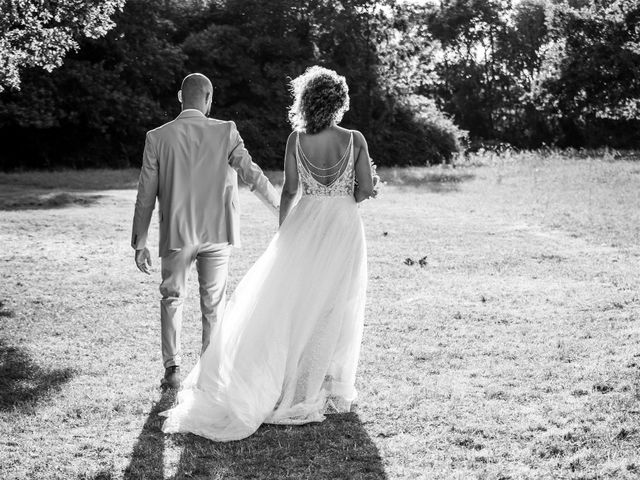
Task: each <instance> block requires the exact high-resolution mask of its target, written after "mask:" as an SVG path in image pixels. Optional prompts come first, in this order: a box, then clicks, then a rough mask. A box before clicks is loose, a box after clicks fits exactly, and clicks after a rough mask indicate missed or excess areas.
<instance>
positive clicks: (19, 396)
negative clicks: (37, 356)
mask: <svg viewBox="0 0 640 480" xmlns="http://www.w3.org/2000/svg"><path fill="white" fill-rule="evenodd" d="M0 371H2V375H0V411H7V410H14V409H19V410H24V411H27V412H28V411H29V410H33V408H34V406H35V403H37V402H38V401H39V400H41V399H42V398H43V397H46V396H47V395H49V394H51V393H53V392H56V391H58V390H59V389H60V387H61V386H62V385H63V384H64V383H66V382H68V381H69V380H70V379H71V377H72V376H73V370H72V369H69V368H65V369H59V370H48V369H44V368H42V367H40V366H38V365H37V364H36V363H35V362H34V361H33V360H32V359H31V357H30V356H29V355H28V354H27V353H26V352H24V351H23V350H21V349H20V348H18V347H13V346H10V345H8V344H7V343H6V342H5V341H4V340H2V339H0Z"/></svg>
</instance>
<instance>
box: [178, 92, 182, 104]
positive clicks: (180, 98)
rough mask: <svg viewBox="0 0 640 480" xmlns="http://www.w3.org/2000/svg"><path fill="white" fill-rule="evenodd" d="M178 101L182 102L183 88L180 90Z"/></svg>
mask: <svg viewBox="0 0 640 480" xmlns="http://www.w3.org/2000/svg"><path fill="white" fill-rule="evenodd" d="M178 101H179V102H180V103H182V90H178Z"/></svg>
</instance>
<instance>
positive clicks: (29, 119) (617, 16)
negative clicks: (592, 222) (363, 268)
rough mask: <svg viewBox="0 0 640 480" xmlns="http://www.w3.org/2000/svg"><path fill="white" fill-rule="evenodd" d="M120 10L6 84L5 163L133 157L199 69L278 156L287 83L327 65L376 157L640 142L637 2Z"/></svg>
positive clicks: (438, 158)
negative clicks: (105, 26)
mask: <svg viewBox="0 0 640 480" xmlns="http://www.w3.org/2000/svg"><path fill="white" fill-rule="evenodd" d="M112 19H113V22H114V24H115V26H113V28H111V29H110V30H109V31H108V32H106V34H105V35H103V36H101V37H99V38H80V39H78V43H79V48H78V49H77V51H75V52H72V53H69V54H67V55H66V57H65V58H64V61H63V63H62V65H61V66H59V67H58V68H55V69H53V70H52V71H51V72H48V71H45V70H43V69H40V68H35V67H32V68H26V69H25V70H24V71H23V72H22V74H21V84H20V88H19V89H16V88H7V89H6V90H5V91H3V92H1V93H0V141H1V142H2V145H3V147H2V149H0V168H1V169H2V170H11V169H15V168H55V167H62V166H68V167H79V168H82V167H116V168H117V167H128V166H137V165H139V164H140V160H141V152H142V147H143V143H144V133H145V132H146V131H147V130H150V129H152V128H155V127H157V126H159V125H161V124H162V123H165V122H167V121H170V120H172V119H173V118H175V116H177V114H178V113H179V110H180V105H179V103H178V101H177V98H176V94H177V91H178V89H179V85H180V82H181V80H182V78H183V77H184V76H185V75H186V74H187V73H190V72H194V71H198V72H201V73H203V74H205V75H207V76H209V77H210V78H211V80H212V82H213V84H214V101H213V107H212V112H211V116H214V117H216V118H221V119H228V120H234V121H235V122H236V123H237V125H238V128H239V130H240V133H241V135H242V136H243V138H244V140H245V143H246V145H247V147H248V148H249V151H250V152H251V153H252V155H253V156H254V157H255V158H256V160H257V161H258V162H259V163H260V165H261V166H263V167H264V168H270V169H274V168H281V163H282V156H283V153H284V145H285V141H286V138H287V136H288V134H289V132H290V131H291V127H290V125H289V123H288V119H287V109H288V107H289V105H290V103H291V97H290V92H289V88H288V81H289V80H290V79H291V78H293V77H295V76H297V75H299V74H300V73H302V72H303V71H304V70H305V69H306V68H307V67H309V66H311V65H316V64H317V65H322V66H326V67H328V68H332V69H335V70H336V71H338V73H340V74H342V75H345V77H346V78H347V82H348V84H349V87H350V94H351V109H350V111H349V112H348V113H347V114H346V115H345V118H344V120H343V122H342V125H343V126H345V127H347V128H354V129H358V130H360V131H361V132H362V133H363V134H364V135H365V137H366V138H367V140H368V142H369V146H370V151H371V154H372V157H373V158H374V161H375V162H376V163H377V164H378V165H381V166H393V165H428V164H435V163H442V162H446V161H448V160H450V159H451V157H452V155H454V154H455V153H456V152H459V151H461V150H462V149H464V148H470V149H474V148H477V147H478V146H481V145H482V146H488V147H489V148H491V146H492V145H502V144H509V145H512V146H514V147H516V148H528V149H534V148H539V147H541V146H554V147H558V148H566V147H575V148H580V147H585V148H598V147H605V146H606V147H611V148H616V149H636V148H640V133H639V132H640V73H639V72H640V26H639V23H640V4H638V2H635V1H633V0H613V1H607V2H605V1H601V0H521V1H518V2H514V1H511V0H447V1H445V0H443V1H441V2H439V3H434V4H432V3H428V4H424V5H423V4H414V3H407V2H402V3H396V2H393V1H378V2H373V1H364V0H354V1H349V0H345V1H335V0H317V1H311V0H306V1H294V0H270V1H268V2H262V1H259V0H227V1H210V2H202V1H196V0H193V1H178V0H129V1H128V2H126V4H125V5H124V8H123V9H122V10H121V11H119V12H117V13H116V14H115V15H114V16H113V17H112ZM1 53H2V52H0V54H1Z"/></svg>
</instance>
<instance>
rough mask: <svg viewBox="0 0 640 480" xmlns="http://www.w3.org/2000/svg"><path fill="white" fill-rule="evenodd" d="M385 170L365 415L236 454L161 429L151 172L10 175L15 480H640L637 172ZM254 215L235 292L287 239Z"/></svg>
mask: <svg viewBox="0 0 640 480" xmlns="http://www.w3.org/2000/svg"><path fill="white" fill-rule="evenodd" d="M380 173H381V175H382V177H383V179H384V180H385V181H386V182H387V186H386V188H385V189H384V191H383V194H382V196H381V198H380V199H378V200H376V201H370V202H367V203H366V204H364V205H363V206H362V208H361V212H362V215H363V218H364V222H365V228H366V231H367V242H368V251H369V278H370V283H369V302H368V307H367V316H366V324H365V336H364V342H363V349H362V355H361V362H360V369H359V374H358V385H357V386H358V389H359V392H360V398H359V403H358V407H357V410H356V412H354V413H353V414H350V415H347V416H343V417H340V416H338V417H333V418H331V419H330V420H329V421H327V422H325V423H323V424H320V425H309V426H305V427H295V428H292V427H274V426H266V427H262V428H261V429H260V430H259V431H258V433H257V434H256V435H255V436H253V437H251V438H249V439H247V440H245V441H241V442H234V443H229V444H215V443H212V442H209V441H206V440H203V439H200V438H198V437H194V436H190V435H178V436H169V437H165V436H163V435H162V434H161V433H160V431H159V425H160V422H159V418H158V416H157V413H158V412H159V411H161V410H162V409H164V408H166V406H167V405H168V404H169V403H170V402H171V400H172V399H171V397H170V396H165V397H162V395H161V393H160V391H159V389H158V388H157V387H158V385H159V379H160V376H161V374H162V367H161V362H160V351H159V335H160V333H159V330H160V328H159V319H158V310H159V305H158V303H159V302H158V297H159V293H158V283H159V270H158V266H157V264H156V265H155V271H154V274H153V276H152V277H147V276H144V275H142V274H140V273H138V272H137V271H136V269H135V266H134V264H133V258H132V251H131V249H130V247H129V233H130V230H129V229H130V222H131V216H132V213H133V201H134V197H135V190H133V188H134V187H135V181H136V178H137V172H136V171H135V170H127V171H102V170H101V171H86V172H58V173H54V174H45V173H33V174H32V173H28V172H27V173H21V174H3V175H0V191H1V194H0V244H1V245H2V251H1V252H0V280H1V282H2V287H3V288H2V291H1V292H0V301H2V305H1V306H0V332H1V333H0V361H1V362H2V367H3V374H2V382H1V385H0V387H2V388H1V389H0V392H1V393H0V415H1V416H0V428H1V431H2V435H1V436H0V456H1V457H0V458H2V462H1V463H0V477H1V478H3V479H4V478H7V479H13V478H16V479H18V478H34V479H44V478H46V479H49V478H60V479H69V478H84V479H109V478H139V479H142V478H147V479H156V478H198V479H204V478H207V479H208V478H225V479H226V478H274V479H276V478H345V479H347V478H349V479H350V478H373V479H375V478H389V479H395V478H429V479H430V478H452V479H467V478H486V479H498V478H502V479H508V478H510V479H538V478H545V479H547V478H548V479H557V478H575V479H578V478H581V479H599V478H611V479H634V478H637V477H638V476H639V475H640V454H639V453H638V452H639V451H640V450H639V449H640V427H639V425H640V347H638V345H640V334H639V331H638V320H639V316H640V293H639V292H640V288H639V286H640V273H639V272H640V163H638V162H634V161H631V160H624V159H617V158H610V157H608V156H607V155H604V154H603V155H590V156H589V155H587V156H581V155H578V154H576V155H575V156H573V157H570V156H567V155H562V154H560V153H558V152H555V153H553V152H552V153H547V154H545V155H538V154H533V153H531V154H530V153H521V154H514V153H509V154H507V155H502V156H499V157H498V156H495V155H492V154H488V153H484V154H481V155H477V156H475V157H472V158H470V159H467V160H465V161H463V160H460V161H458V162H456V164H455V165H453V166H441V167H432V168H412V169H381V171H380ZM272 178H274V180H276V181H277V180H278V175H277V174H273V175H272ZM83 185H84V187H83ZM101 185H103V186H104V188H101ZM60 195H63V196H60ZM64 195H67V196H66V197H65V196H64ZM56 196H57V197H56ZM83 197H88V198H90V199H91V201H87V202H84V203H83V202H81V201H75V199H78V198H83ZM94 197H95V198H94ZM34 198H39V199H43V198H44V199H46V198H58V200H59V203H56V202H57V201H56V202H53V204H49V205H47V204H41V205H33V203H29V202H33V201H34ZM63 200H64V201H63ZM66 200H70V201H66ZM241 204H242V212H243V213H242V215H243V216H242V232H243V237H244V238H243V240H244V248H243V249H241V250H236V251H235V252H234V254H233V257H232V265H231V288H233V287H234V286H235V285H236V284H237V282H238V280H239V279H240V277H241V276H242V275H243V273H244V272H246V270H247V269H248V267H249V266H250V265H251V263H252V262H254V261H255V259H256V258H257V257H258V255H259V254H260V252H261V251H262V250H264V248H265V246H266V244H267V242H268V241H269V239H270V237H271V236H272V234H273V233H274V232H275V229H276V225H275V220H274V218H272V217H271V216H270V214H269V213H268V212H267V211H265V210H264V208H263V207H262V205H261V203H260V202H259V201H258V200H256V199H255V198H254V197H253V196H252V195H251V194H250V193H249V192H248V190H246V189H243V190H242V191H241ZM153 225H154V226H153V231H152V234H151V242H152V244H153V245H157V227H156V225H155V219H154V224H153ZM406 259H412V260H413V263H411V262H406ZM420 260H423V261H422V262H420ZM190 288H191V292H193V293H194V295H195V293H196V292H197V288H196V284H195V279H194V278H192V279H191V282H190ZM194 295H192V297H191V298H190V299H189V301H188V304H187V316H186V318H185V324H184V338H183V345H184V347H185V351H186V360H185V362H186V365H185V369H186V370H188V367H189V366H190V365H193V363H194V361H195V355H196V352H197V350H198V348H199V335H200V331H199V329H200V326H199V325H200V322H199V319H198V314H197V312H198V303H197V298H196V296H194Z"/></svg>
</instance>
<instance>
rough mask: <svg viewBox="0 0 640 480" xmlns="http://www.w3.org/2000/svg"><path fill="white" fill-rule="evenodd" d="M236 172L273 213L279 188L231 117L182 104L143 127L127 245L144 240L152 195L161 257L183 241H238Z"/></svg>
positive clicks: (140, 244) (136, 245) (139, 245)
mask: <svg viewBox="0 0 640 480" xmlns="http://www.w3.org/2000/svg"><path fill="white" fill-rule="evenodd" d="M236 172H237V173H236ZM238 174H240V177H241V178H242V180H243V181H244V182H245V183H246V184H248V185H249V186H250V187H251V190H252V191H253V192H254V193H255V194H256V195H257V196H258V198H260V200H262V202H263V203H264V204H265V205H267V207H269V208H270V209H272V210H273V211H274V213H275V214H276V215H277V210H278V203H279V199H278V195H277V192H276V190H275V188H273V185H271V183H270V182H269V180H268V179H267V177H266V176H265V175H264V173H263V172H262V170H261V169H260V167H258V166H257V165H256V164H255V163H253V161H252V160H251V155H249V152H248V151H247V149H246V148H245V147H244V142H243V141H242V138H241V137H240V134H239V133H238V130H237V128H236V125H235V123H234V122H226V121H221V120H215V119H211V118H207V117H205V116H204V115H203V114H202V112H200V111H198V110H185V111H183V112H182V113H181V114H180V115H178V117H177V118H176V119H175V120H173V121H171V122H169V123H166V124H165V125H162V126H161V127H158V128H156V129H154V130H151V131H149V132H147V138H146V142H145V145H144V156H143V160H142V170H141V171H140V179H139V181H138V196H137V199H136V208H135V213H134V216H133V232H132V235H131V246H132V247H133V248H134V249H141V248H144V247H145V246H146V243H147V232H148V230H149V223H150V222H151V216H152V213H153V209H154V207H155V202H156V197H157V198H158V201H159V210H160V212H159V214H160V215H159V216H160V244H159V247H160V248H159V250H160V256H161V257H163V256H166V255H167V254H168V253H169V250H172V249H179V248H182V247H185V246H187V245H201V244H204V243H224V242H228V243H229V244H231V245H235V246H240V235H239V211H238V178H237V177H238Z"/></svg>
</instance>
